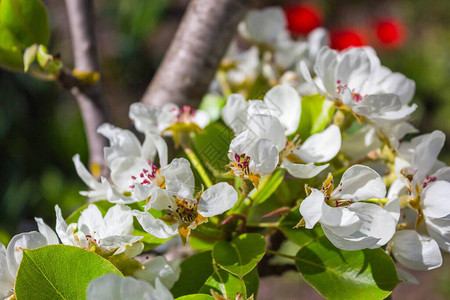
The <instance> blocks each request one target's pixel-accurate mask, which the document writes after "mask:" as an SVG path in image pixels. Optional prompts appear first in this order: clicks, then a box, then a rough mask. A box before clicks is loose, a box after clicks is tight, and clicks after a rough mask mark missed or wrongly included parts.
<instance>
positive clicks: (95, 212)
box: [55, 204, 143, 257]
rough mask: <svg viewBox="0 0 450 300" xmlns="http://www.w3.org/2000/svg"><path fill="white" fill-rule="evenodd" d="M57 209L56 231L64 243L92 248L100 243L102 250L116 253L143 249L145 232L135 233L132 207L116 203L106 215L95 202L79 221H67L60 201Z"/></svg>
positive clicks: (135, 253)
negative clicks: (140, 234) (68, 222)
mask: <svg viewBox="0 0 450 300" xmlns="http://www.w3.org/2000/svg"><path fill="white" fill-rule="evenodd" d="M55 211H56V232H57V233H58V236H59V238H60V239H61V242H62V243H63V244H64V245H70V246H76V247H80V248H84V249H90V248H91V247H93V246H97V247H98V248H99V249H100V250H101V251H104V252H109V251H113V254H120V253H124V252H125V254H132V255H131V256H132V257H134V256H136V255H137V254H140V252H141V251H142V249H143V245H142V243H140V242H139V241H140V240H141V239H142V236H134V235H133V234H132V233H133V230H134V228H133V215H132V213H131V208H129V207H127V206H125V205H122V204H116V205H114V206H113V207H111V208H110V209H109V210H108V211H107V213H106V215H105V217H103V216H102V213H101V212H100V210H99V209H98V208H97V206H95V205H94V204H90V205H89V206H88V207H87V208H86V209H85V210H83V211H82V212H81V216H80V217H79V219H78V222H77V223H71V224H69V225H67V223H66V222H65V221H64V219H63V217H62V215H61V210H60V208H59V206H58V205H56V206H55Z"/></svg>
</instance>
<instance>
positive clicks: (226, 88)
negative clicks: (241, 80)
mask: <svg viewBox="0 0 450 300" xmlns="http://www.w3.org/2000/svg"><path fill="white" fill-rule="evenodd" d="M216 78H217V81H218V82H219V85H220V88H221V90H222V93H223V96H224V97H225V99H227V98H228V96H230V95H231V94H232V91H231V87H230V85H229V84H228V80H227V73H226V72H225V71H223V70H219V71H218V72H217V75H216Z"/></svg>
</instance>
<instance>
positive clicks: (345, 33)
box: [330, 29, 367, 50]
mask: <svg viewBox="0 0 450 300" xmlns="http://www.w3.org/2000/svg"><path fill="white" fill-rule="evenodd" d="M330 39H331V48H333V49H336V50H344V49H346V48H348V47H360V46H365V45H367V38H366V35H365V34H364V33H363V32H361V31H358V30H355V29H342V30H335V31H332V32H331V33H330Z"/></svg>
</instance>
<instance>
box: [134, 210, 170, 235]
mask: <svg viewBox="0 0 450 300" xmlns="http://www.w3.org/2000/svg"><path fill="white" fill-rule="evenodd" d="M133 215H134V216H135V217H136V219H137V220H138V222H139V224H141V226H142V228H143V229H144V230H145V231H146V232H148V233H150V234H151V235H153V236H156V237H157V238H160V239H166V238H169V237H171V236H173V235H175V234H177V233H178V225H177V224H173V225H167V224H166V223H164V221H161V220H159V219H156V218H155V217H153V216H152V215H151V214H149V213H148V212H141V211H138V210H133Z"/></svg>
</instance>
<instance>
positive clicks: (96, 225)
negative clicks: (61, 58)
mask: <svg viewBox="0 0 450 300" xmlns="http://www.w3.org/2000/svg"><path fill="white" fill-rule="evenodd" d="M11 1H13V0H8V1H6V0H3V1H2V5H0V9H1V10H3V9H5V8H4V7H5V6H6V7H8V6H7V4H6V5H5V4H4V3H9V2H11ZM28 1H30V0H28ZM36 1H37V0H36ZM11 3H12V2H11ZM17 3H20V1H19V2H17ZM29 3H31V2H29ZM36 3H40V2H36ZM1 15H2V14H1V12H0V17H1ZM2 24H3V23H2ZM6 24H7V23H6ZM238 28H239V35H240V38H241V39H244V40H245V41H246V42H247V43H248V47H247V48H246V50H242V49H240V48H239V46H238V45H237V43H236V42H233V43H232V44H231V45H230V47H229V48H228V50H227V54H226V56H225V58H224V59H223V60H222V62H221V65H220V67H219V69H218V70H217V72H216V80H215V81H214V82H213V84H211V86H210V92H209V93H208V94H207V95H206V96H205V97H204V98H203V100H202V103H201V105H200V107H199V108H198V109H195V108H192V107H188V106H183V107H179V106H178V105H177V104H174V103H164V105H162V106H160V107H156V106H155V107H154V106H149V105H147V104H144V103H139V102H138V103H134V104H132V105H131V106H130V110H129V117H130V119H131V120H132V121H133V123H134V127H135V129H136V131H137V132H138V135H136V134H135V133H133V132H132V131H130V130H126V129H121V128H118V127H116V126H114V125H112V124H109V123H104V124H102V125H101V126H99V127H98V128H97V132H98V133H99V134H100V135H102V136H103V137H104V138H105V139H107V140H108V142H109V144H108V145H107V146H106V147H104V148H103V149H102V150H103V154H104V156H103V159H104V161H105V165H106V166H107V168H108V174H110V176H109V177H108V178H105V177H101V178H100V179H98V178H97V176H95V175H96V174H92V173H91V172H90V171H88V169H87V168H86V167H85V165H84V164H83V163H82V162H81V160H80V157H79V155H74V157H73V162H74V165H75V169H76V171H77V173H78V175H79V176H80V178H81V179H82V181H83V182H84V183H85V184H86V185H87V188H86V191H81V192H80V194H81V195H83V196H85V197H86V198H87V199H88V201H89V203H88V204H86V205H85V206H83V207H81V208H79V209H78V210H76V211H75V212H73V213H72V214H71V215H67V212H62V211H61V209H60V208H59V206H58V205H56V206H55V214H56V226H55V228H54V229H53V228H51V227H50V226H48V225H47V224H46V223H45V222H44V220H42V219H41V218H36V219H35V220H36V223H37V227H38V231H32V232H26V233H20V234H18V235H16V236H14V237H13V238H12V239H11V241H10V242H9V244H8V245H7V246H6V247H5V246H4V245H1V246H0V266H1V269H0V279H1V281H0V287H1V290H0V292H1V294H0V296H1V297H2V298H8V299H19V300H20V299H49V298H50V299H53V298H58V297H59V298H65V299H84V298H87V299H113V298H114V299H175V298H176V299H255V298H257V295H258V285H259V277H260V276H266V275H268V274H281V273H282V272H284V271H287V270H297V271H298V272H299V273H300V274H301V275H302V276H303V278H304V279H305V280H306V281H307V282H308V283H309V284H311V285H312V286H313V287H314V288H315V289H316V290H317V291H318V292H319V293H320V294H322V295H323V296H324V297H326V298H329V299H362V298H364V299H384V298H386V297H388V296H389V295H390V294H391V292H392V291H393V289H394V288H395V287H396V286H397V285H398V284H403V283H418V281H417V279H415V278H414V276H413V275H411V274H410V273H409V272H407V271H406V270H404V268H408V269H412V270H431V269H434V268H438V267H439V266H441V264H442V255H441V250H444V251H449V249H450V248H449V245H450V239H449V236H450V233H449V231H448V228H449V225H448V222H449V221H450V217H449V216H450V206H449V205H448V203H450V199H448V198H449V196H448V193H447V191H448V190H450V176H449V174H450V173H449V172H450V171H449V170H450V169H449V167H447V166H446V165H445V164H444V163H443V162H441V161H439V160H438V155H439V152H440V151H441V149H442V147H443V144H444V141H445V135H444V134H443V133H442V132H441V131H438V130H436V131H434V132H432V133H429V134H422V135H418V131H417V129H415V128H414V127H413V126H412V125H411V124H410V123H409V117H410V115H411V113H412V112H414V110H415V109H416V107H417V106H416V105H415V104H410V102H411V101H412V98H413V96H414V92H415V84H414V82H413V81H412V80H410V79H408V78H407V77H406V76H404V75H402V74H400V73H395V72H392V71H391V70H389V69H388V68H386V67H385V66H383V65H381V62H380V60H379V58H378V57H377V55H376V53H375V51H374V50H373V49H372V48H370V47H359V48H350V49H346V50H343V51H340V52H338V51H335V50H332V49H330V48H329V47H328V33H327V31H326V30H324V29H323V28H319V29H316V30H314V31H312V32H311V33H310V34H309V35H308V37H307V38H306V39H300V38H293V37H292V36H291V35H290V33H289V31H287V29H286V20H285V15H284V12H283V11H282V10H281V9H280V8H278V7H269V8H266V9H263V10H252V11H249V12H248V14H247V15H246V18H245V20H243V21H242V22H241V23H240V24H239V27H238ZM28 49H30V48H27V50H26V51H25V53H23V54H24V57H25V58H24V60H25V61H26V62H29V64H27V63H25V66H28V67H30V65H31V62H33V60H30V57H32V58H33V59H37V60H38V64H39V66H40V68H44V67H43V66H48V67H51V66H53V65H52V64H51V63H50V62H52V61H53V64H56V63H57V62H56V61H55V60H53V58H49V57H48V54H46V53H45V51H44V50H45V49H43V48H42V47H37V48H36V47H34V48H32V49H30V50H28ZM33 51H37V52H36V53H34V52H33ZM39 51H41V53H40V54H39ZM43 51H44V52H43ZM33 53H34V56H33ZM44 54H46V55H47V56H45V55H44ZM42 57H47V58H48V63H49V64H50V65H48V64H47V65H45V64H43V63H42ZM44 69H45V68H44ZM44 71H45V70H44ZM174 100H175V101H176V99H174ZM165 138H169V139H170V138H171V139H173V142H174V144H175V145H176V147H178V148H179V149H180V150H181V152H182V153H181V154H180V156H179V157H176V158H174V159H172V160H170V161H169V157H172V155H171V153H169V147H168V146H167V144H166V140H165ZM64 216H66V217H64ZM177 247H178V248H179V247H184V248H185V249H189V251H186V252H187V253H193V254H191V255H190V256H188V257H187V258H184V259H181V258H177V259H173V260H168V259H167V258H166V257H164V256H163V255H158V254H166V253H169V252H170V251H171V249H174V248H177ZM143 256H148V257H152V258H151V259H149V260H146V261H145V260H143V259H142V257H143ZM80 262H82V263H81V264H80ZM73 282H75V283H76V284H73ZM68 283H69V284H68Z"/></svg>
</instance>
